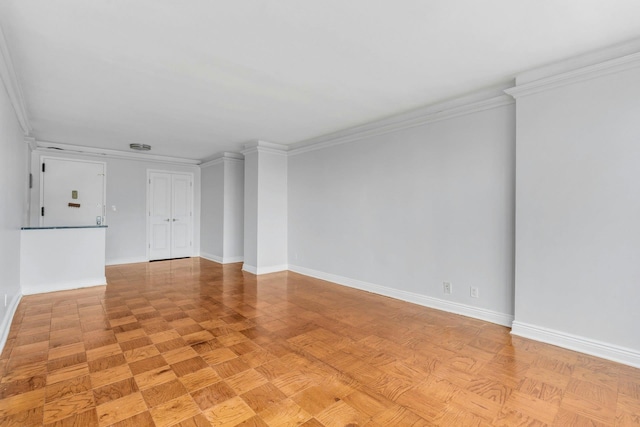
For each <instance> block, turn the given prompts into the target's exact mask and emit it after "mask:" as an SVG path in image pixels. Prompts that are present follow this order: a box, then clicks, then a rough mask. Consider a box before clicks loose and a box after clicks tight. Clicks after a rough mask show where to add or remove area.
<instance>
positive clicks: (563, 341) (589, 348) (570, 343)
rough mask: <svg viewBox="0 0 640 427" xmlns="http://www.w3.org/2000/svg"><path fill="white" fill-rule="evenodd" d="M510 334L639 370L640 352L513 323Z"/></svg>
mask: <svg viewBox="0 0 640 427" xmlns="http://www.w3.org/2000/svg"><path fill="white" fill-rule="evenodd" d="M511 333H512V334H513V335H517V336H519V337H523V338H529V339H532V340H536V341H541V342H544V343H547V344H551V345H555V346H558V347H562V348H566V349H569V350H574V351H578V352H580V353H585V354H589V355H591V356H596V357H600V358H602V359H607V360H612V361H614V362H618V363H623V364H625V365H629V366H633V367H635V368H640V352H638V351H636V350H632V349H630V348H626V347H620V346H617V345H614V344H610V343H606V342H602V341H598V340H594V339H591V338H587V337H583V336H579V335H573V334H570V333H567V332H562V331H557V330H555V329H549V328H544V327H542V326H536V325H531V324H528V323H523V322H518V321H514V322H513V326H512V327H511Z"/></svg>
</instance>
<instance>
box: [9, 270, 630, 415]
mask: <svg viewBox="0 0 640 427" xmlns="http://www.w3.org/2000/svg"><path fill="white" fill-rule="evenodd" d="M107 277H108V283H109V284H108V285H107V286H101V287H95V288H88V289H82V290H76V291H66V292H57V293H51V294H42V295H33V296H26V297H24V298H23V300H22V302H21V304H20V307H19V308H18V311H17V313H16V316H15V319H14V323H13V325H12V327H11V331H10V335H9V339H8V341H7V344H6V346H5V349H4V352H3V354H2V357H1V358H0V374H1V378H2V379H1V380H0V425H2V426H21V427H24V426H41V425H46V426H94V425H95V426H101V427H102V426H107V425H114V426H147V425H148V426H153V425H156V426H173V425H179V426H196V427H198V426H209V425H214V426H236V425H243V426H295V425H304V426H307V427H311V426H327V427H332V426H340V427H343V426H368V427H376V426H431V425H443V426H544V425H558V426H573V425H576V426H579V425H592V426H613V425H620V426H627V425H629V426H630V425H640V370H638V369H633V368H630V367H627V366H623V365H619V364H616V363H613V362H608V361H605V360H601V359H597V358H594V357H590V356H586V355H582V354H579V353H575V352H571V351H568V350H563V349H559V348H557V347H553V346H549V345H545V344H541V343H538V342H534V341H530V340H526V339H521V338H517V337H512V336H511V335H510V334H509V329H508V328H504V327H501V326H497V325H493V324H490V323H486V322H482V321H478V320H474V319H470V318H466V317H462V316H456V315H452V314H448V313H444V312H441V311H437V310H432V309H428V308H424V307H420V306H416V305H412V304H409V303H404V302H401V301H396V300H393V299H389V298H385V297H381V296H377V295H373V294H370V293H366V292H361V291H357V290H353V289H349V288H345V287H341V286H338V285H334V284H331V283H328V282H323V281H320V280H316V279H312V278H309V277H305V276H301V275H298V274H295V273H291V272H284V273H276V274H271V275H267V276H261V277H256V276H253V275H251V274H247V273H243V272H242V271H241V270H240V264H232V265H225V266H222V265H219V264H215V263H213V262H209V261H206V260H203V259H200V258H192V259H183V260H174V261H163V262H156V263H146V264H131V265H122V266H110V267H108V268H107Z"/></svg>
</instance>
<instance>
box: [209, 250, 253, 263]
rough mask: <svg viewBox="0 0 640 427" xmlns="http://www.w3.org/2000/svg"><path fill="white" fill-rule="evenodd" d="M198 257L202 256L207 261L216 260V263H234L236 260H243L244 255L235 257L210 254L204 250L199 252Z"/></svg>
mask: <svg viewBox="0 0 640 427" xmlns="http://www.w3.org/2000/svg"><path fill="white" fill-rule="evenodd" d="M200 258H204V259H207V260H209V261H213V262H217V263H218V264H234V263H236V262H243V261H244V257H243V256H236V257H226V258H224V257H220V256H218V255H212V254H208V253H206V252H200Z"/></svg>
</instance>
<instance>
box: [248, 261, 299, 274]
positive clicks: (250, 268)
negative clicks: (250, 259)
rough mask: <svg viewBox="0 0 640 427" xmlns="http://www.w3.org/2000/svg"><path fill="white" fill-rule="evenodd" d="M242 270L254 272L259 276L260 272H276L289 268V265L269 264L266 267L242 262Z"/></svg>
mask: <svg viewBox="0 0 640 427" xmlns="http://www.w3.org/2000/svg"><path fill="white" fill-rule="evenodd" d="M242 270H243V271H246V272H247V273H251V274H255V275H256V276H259V275H261V274H269V273H278V272H280V271H287V270H289V266H288V265H287V264H282V265H270V266H268V267H256V266H254V265H249V264H247V263H244V264H242Z"/></svg>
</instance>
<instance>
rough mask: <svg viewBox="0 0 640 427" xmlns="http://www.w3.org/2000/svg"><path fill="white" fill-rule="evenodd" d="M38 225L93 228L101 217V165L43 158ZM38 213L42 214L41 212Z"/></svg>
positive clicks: (102, 171) (102, 175)
mask: <svg viewBox="0 0 640 427" xmlns="http://www.w3.org/2000/svg"><path fill="white" fill-rule="evenodd" d="M43 164H44V165H45V171H44V172H42V207H44V216H42V214H41V217H40V218H41V225H42V226H45V227H53V226H64V225H96V223H97V217H100V222H101V223H102V224H104V223H105V218H104V216H103V215H104V204H105V197H104V196H105V195H104V183H105V164H104V163H98V162H87V161H80V160H72V159H58V158H43ZM41 213H42V211H41Z"/></svg>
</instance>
